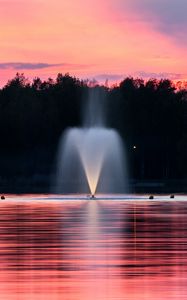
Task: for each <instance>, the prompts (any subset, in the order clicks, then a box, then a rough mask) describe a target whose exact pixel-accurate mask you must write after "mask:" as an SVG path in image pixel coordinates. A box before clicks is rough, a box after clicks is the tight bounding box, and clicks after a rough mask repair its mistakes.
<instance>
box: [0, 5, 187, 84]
mask: <svg viewBox="0 0 187 300" xmlns="http://www.w3.org/2000/svg"><path fill="white" fill-rule="evenodd" d="M131 2H133V4H132V3H131ZM167 2H168V4H170V10H169V11H170V13H169V12H168V11H167V12H166V10H165V12H164V9H165V7H164V5H163V1H161V0H157V6H156V7H155V0H149V1H148V0H133V1H132V0H125V1H122V0H102V1H100V0H94V1H93V0H69V1H67V0H53V1H51V0H50V1H49V0H0V26H1V27H0V28H1V31H0V36H1V38H0V49H1V56H0V84H1V85H2V84H4V83H6V82H7V80H8V79H10V78H12V77H13V76H14V75H15V74H16V72H17V71H18V72H23V73H24V74H25V75H26V76H27V77H29V78H32V77H34V76H40V77H42V78H48V77H52V78H54V77H55V76H56V74H57V73H58V72H61V73H66V72H69V73H70V74H71V75H75V76H78V77H80V78H96V79H98V80H105V79H106V78H109V80H111V81H117V80H119V79H122V78H123V77H125V76H128V75H132V76H135V77H137V76H140V77H144V78H148V77H157V78H160V77H169V78H171V79H185V78H187V75H186V74H187V61H186V59H185V54H186V53H187V39H186V31H187V30H186V29H185V28H187V19H185V18H186V17H185V16H183V14H181V13H182V12H183V11H184V10H185V8H186V7H185V6H186V4H185V2H184V0H178V1H177V0H165V2H164V3H165V4H166V3H167ZM179 2H181V3H179ZM177 3H178V4H177ZM140 4H141V5H140ZM179 4H180V7H181V10H180V8H179ZM185 11H186V10H185ZM179 16H180V18H179Z"/></svg>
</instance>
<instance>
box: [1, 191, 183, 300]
mask: <svg viewBox="0 0 187 300" xmlns="http://www.w3.org/2000/svg"><path fill="white" fill-rule="evenodd" d="M186 199H187V198H186ZM0 299H1V300H23V299H24V300H43V299H44V300H57V299H59V300H97V299H98V300H104V299H111V300H118V299H119V300H135V299H137V300H148V299H149V300H151V299H153V300H166V299H168V300H178V299H182V300H183V299H187V201H185V197H178V198H177V199H174V200H169V198H167V199H165V198H164V197H160V198H158V199H155V200H153V201H150V200H146V199H144V197H136V198H134V200H129V199H127V200H123V199H118V200H81V199H77V200H73V199H72V198H71V199H65V198H63V199H60V197H56V198H55V197H52V196H41V195H40V196H32V195H31V196H8V197H7V198H6V200H5V201H1V202H0Z"/></svg>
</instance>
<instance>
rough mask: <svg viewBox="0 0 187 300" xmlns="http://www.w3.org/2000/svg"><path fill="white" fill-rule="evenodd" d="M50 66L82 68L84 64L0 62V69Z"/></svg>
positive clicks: (44, 67) (27, 68) (26, 68)
mask: <svg viewBox="0 0 187 300" xmlns="http://www.w3.org/2000/svg"><path fill="white" fill-rule="evenodd" d="M52 67H65V68H69V69H84V68H85V67H86V65H81V64H69V63H59V64H49V63H27V62H4V63H0V70H17V71H19V70H39V69H46V68H52Z"/></svg>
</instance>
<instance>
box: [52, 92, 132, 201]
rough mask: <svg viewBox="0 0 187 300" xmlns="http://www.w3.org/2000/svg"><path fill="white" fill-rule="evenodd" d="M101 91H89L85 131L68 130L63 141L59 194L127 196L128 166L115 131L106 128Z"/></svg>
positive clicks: (60, 146)
mask: <svg viewBox="0 0 187 300" xmlns="http://www.w3.org/2000/svg"><path fill="white" fill-rule="evenodd" d="M102 101H103V99H102V97H101V93H100V89H99V90H98V89H97V88H93V89H91V91H90V95H89V99H88V105H87V108H86V110H85V118H84V125H83V127H75V128H70V129H67V130H66V131H65V132H64V133H63V134H62V137H61V139H60V145H59V151H58V157H57V174H56V182H55V192H56V193H90V194H91V197H90V198H91V199H95V194H96V192H97V193H98V192H99V193H107V194H108V193H125V192H127V186H128V184H127V163H126V158H125V153H124V147H123V143H122V140H121V138H120V136H119V134H118V133H117V131H116V130H114V129H111V128H106V126H105V125H104V117H103V116H104V113H103V110H102V109H101V107H102V105H101V103H102Z"/></svg>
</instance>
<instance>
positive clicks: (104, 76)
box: [95, 74, 124, 81]
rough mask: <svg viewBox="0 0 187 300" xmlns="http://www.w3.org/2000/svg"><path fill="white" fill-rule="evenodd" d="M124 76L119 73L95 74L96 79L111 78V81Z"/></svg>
mask: <svg viewBox="0 0 187 300" xmlns="http://www.w3.org/2000/svg"><path fill="white" fill-rule="evenodd" d="M123 77H124V76H123V75H121V74H99V75H96V76H95V78H96V79H97V80H101V81H104V80H111V81H115V80H117V81H118V80H120V79H122V78H123Z"/></svg>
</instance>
